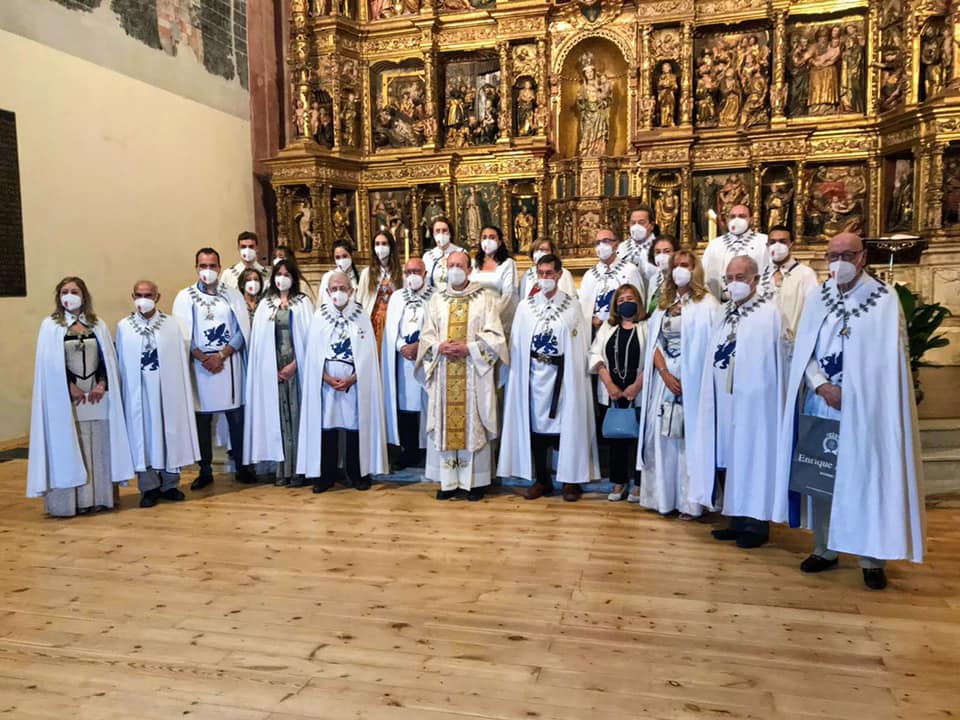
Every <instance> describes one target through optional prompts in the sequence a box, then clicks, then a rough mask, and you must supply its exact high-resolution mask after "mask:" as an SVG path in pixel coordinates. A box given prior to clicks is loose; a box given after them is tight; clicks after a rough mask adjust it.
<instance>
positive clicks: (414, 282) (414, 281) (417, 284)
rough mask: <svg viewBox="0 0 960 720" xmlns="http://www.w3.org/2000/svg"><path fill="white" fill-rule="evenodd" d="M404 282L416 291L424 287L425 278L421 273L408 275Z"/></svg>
mask: <svg viewBox="0 0 960 720" xmlns="http://www.w3.org/2000/svg"><path fill="white" fill-rule="evenodd" d="M404 282H406V284H407V288H409V289H410V290H413V291H414V292H416V291H417V290H419V289H420V288H422V287H423V278H422V277H420V276H419V275H407V279H406V280H405V281H404Z"/></svg>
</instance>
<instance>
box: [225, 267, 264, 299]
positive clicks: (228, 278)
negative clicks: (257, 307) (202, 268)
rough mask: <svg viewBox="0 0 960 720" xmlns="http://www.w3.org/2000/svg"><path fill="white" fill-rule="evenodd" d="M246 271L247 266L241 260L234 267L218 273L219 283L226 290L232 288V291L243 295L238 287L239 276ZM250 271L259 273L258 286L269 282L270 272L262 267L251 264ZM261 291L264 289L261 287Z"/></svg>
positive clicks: (241, 289)
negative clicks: (224, 286) (225, 287)
mask: <svg viewBox="0 0 960 720" xmlns="http://www.w3.org/2000/svg"><path fill="white" fill-rule="evenodd" d="M246 269H247V266H246V265H245V264H244V262H243V261H242V260H241V261H240V262H238V263H237V264H236V265H232V266H230V267H228V268H226V269H225V270H224V271H223V272H222V273H220V283H221V284H222V285H226V286H227V287H228V288H233V289H234V290H237V291H239V292H240V293H241V294H243V288H241V287H240V276H241V275H243V271H244V270H246ZM250 269H251V270H256V271H257V272H258V273H260V284H261V285H265V284H266V283H267V282H269V278H270V276H271V270H268V269H267V268H265V267H264V266H263V265H261V264H260V263H258V262H254V263H253V267H252V268H250ZM260 289H261V291H262V290H265V289H266V288H263V287H261V288H260Z"/></svg>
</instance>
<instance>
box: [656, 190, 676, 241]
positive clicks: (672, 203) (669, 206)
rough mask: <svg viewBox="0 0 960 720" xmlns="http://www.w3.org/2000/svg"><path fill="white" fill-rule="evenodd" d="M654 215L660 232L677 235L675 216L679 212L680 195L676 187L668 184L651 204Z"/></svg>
mask: <svg viewBox="0 0 960 720" xmlns="http://www.w3.org/2000/svg"><path fill="white" fill-rule="evenodd" d="M653 212H654V216H655V217H656V218H657V224H658V225H660V232H661V233H662V234H664V235H672V236H673V237H676V236H677V217H678V216H679V214H680V196H679V195H677V188H676V187H675V186H669V187H667V188H665V189H664V191H663V192H662V193H660V195H659V196H658V197H657V199H656V201H655V202H654V204H653Z"/></svg>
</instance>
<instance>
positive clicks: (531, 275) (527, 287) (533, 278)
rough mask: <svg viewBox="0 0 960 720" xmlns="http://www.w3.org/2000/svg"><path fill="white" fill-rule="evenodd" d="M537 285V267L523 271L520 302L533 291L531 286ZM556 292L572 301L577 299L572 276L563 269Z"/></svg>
mask: <svg viewBox="0 0 960 720" xmlns="http://www.w3.org/2000/svg"><path fill="white" fill-rule="evenodd" d="M536 283H537V266H536V265H533V266H531V267H528V268H527V269H526V271H524V273H523V275H521V276H520V291H519V295H520V300H525V299H526V298H528V297H530V292H531V291H532V290H533V286H534V285H536ZM557 290H559V291H560V292H563V293H566V294H567V295H569V296H570V297H572V298H573V299H574V300H576V299H577V286H576V283H574V281H573V275H572V274H571V273H570V271H569V270H567V269H566V268H563V269H562V270H561V271H560V279H559V280H557Z"/></svg>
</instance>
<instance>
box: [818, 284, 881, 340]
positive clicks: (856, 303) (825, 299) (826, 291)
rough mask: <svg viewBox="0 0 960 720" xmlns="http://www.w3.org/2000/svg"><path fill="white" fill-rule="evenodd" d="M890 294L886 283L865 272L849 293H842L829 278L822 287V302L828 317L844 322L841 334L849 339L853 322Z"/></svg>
mask: <svg viewBox="0 0 960 720" xmlns="http://www.w3.org/2000/svg"><path fill="white" fill-rule="evenodd" d="M888 292H890V290H889V288H888V287H887V285H886V284H885V283H882V282H880V281H879V280H877V279H876V278H874V277H871V276H870V275H868V274H867V273H866V272H864V273H863V274H862V275H861V276H860V279H859V280H858V281H857V284H856V285H854V286H853V288H852V289H851V290H850V291H849V292H847V293H842V292H840V288H838V287H837V283H836V282H835V281H834V280H833V279H832V278H828V279H827V280H825V281H824V283H823V284H822V285H821V286H820V301H821V302H822V303H823V306H824V308H825V309H826V314H827V316H830V315H834V316H835V317H837V318H839V319H840V320H842V321H843V328H842V329H841V330H840V334H841V335H843V336H844V337H849V336H850V326H851V321H852V320H854V319H859V318H860V317H862V316H864V315H867V314H868V313H869V312H870V311H871V310H872V309H873V308H875V307H876V306H877V301H878V300H879V299H880V298H881V297H883V296H884V295H886V294H887V293H888Z"/></svg>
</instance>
